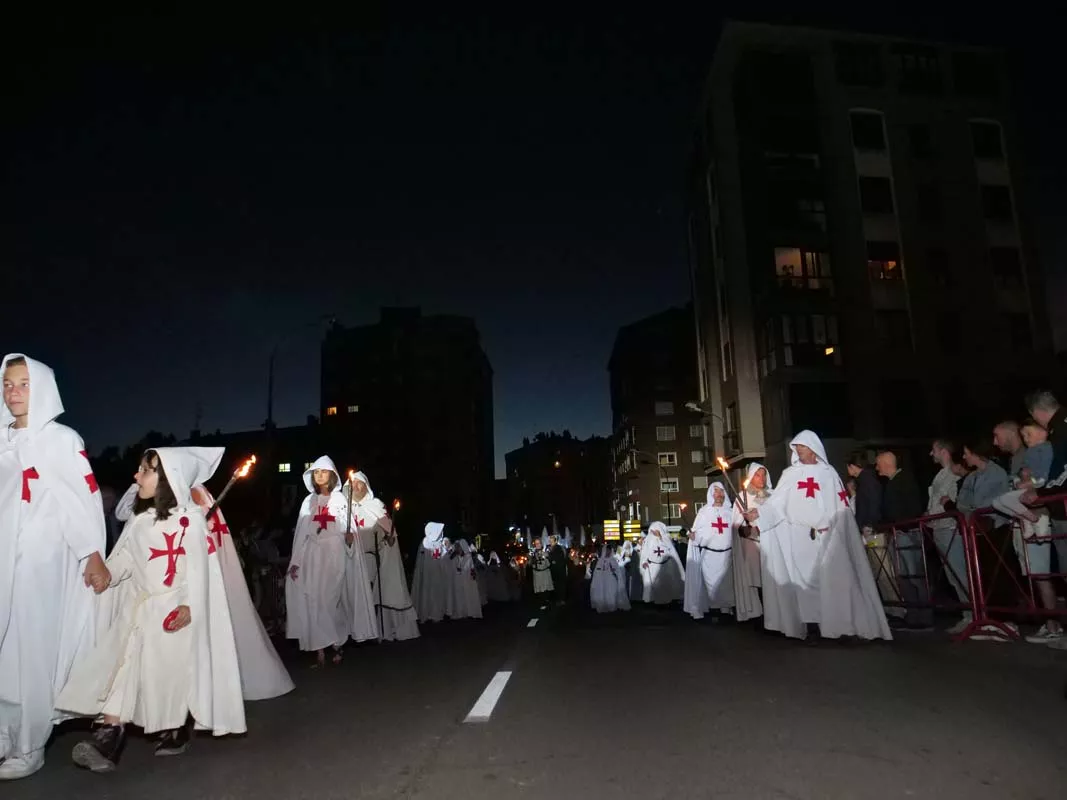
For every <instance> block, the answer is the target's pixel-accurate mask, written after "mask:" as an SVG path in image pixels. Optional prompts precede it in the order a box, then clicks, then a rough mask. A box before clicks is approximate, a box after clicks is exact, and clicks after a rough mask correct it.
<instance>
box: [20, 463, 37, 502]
mask: <svg viewBox="0 0 1067 800" xmlns="http://www.w3.org/2000/svg"><path fill="white" fill-rule="evenodd" d="M40 477H41V476H40V475H39V474H38V473H37V467H30V468H29V469H24V470H22V502H24V503H28V502H30V481H35V480H37V479H38V478H40Z"/></svg>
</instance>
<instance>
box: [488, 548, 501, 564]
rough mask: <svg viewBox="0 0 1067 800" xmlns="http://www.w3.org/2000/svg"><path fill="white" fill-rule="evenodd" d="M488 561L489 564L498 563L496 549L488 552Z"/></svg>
mask: <svg viewBox="0 0 1067 800" xmlns="http://www.w3.org/2000/svg"><path fill="white" fill-rule="evenodd" d="M489 563H490V564H499V563H500V556H498V555H497V554H496V550H494V551H493V552H491V553H490V554H489Z"/></svg>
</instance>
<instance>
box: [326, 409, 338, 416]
mask: <svg viewBox="0 0 1067 800" xmlns="http://www.w3.org/2000/svg"><path fill="white" fill-rule="evenodd" d="M326 416H327V417H336V416H337V406H330V407H329V408H327V409H326Z"/></svg>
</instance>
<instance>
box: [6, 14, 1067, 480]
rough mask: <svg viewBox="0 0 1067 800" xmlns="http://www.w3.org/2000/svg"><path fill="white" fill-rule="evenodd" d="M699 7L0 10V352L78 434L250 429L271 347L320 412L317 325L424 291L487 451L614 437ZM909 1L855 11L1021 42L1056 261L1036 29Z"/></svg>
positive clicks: (283, 417)
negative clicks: (489, 368)
mask: <svg viewBox="0 0 1067 800" xmlns="http://www.w3.org/2000/svg"><path fill="white" fill-rule="evenodd" d="M222 5H224V4H219V6H220V7H221V6H222ZM441 5H443V4H441ZM709 5H710V4H706V3H702V4H699V5H692V6H690V5H675V6H672V5H670V4H665V5H663V6H662V7H660V6H657V7H656V10H655V11H649V10H648V9H645V10H644V11H643V13H641V14H635V15H634V16H631V17H624V16H620V15H618V14H615V15H613V16H612V17H611V18H603V17H592V16H590V17H589V18H586V19H583V18H581V15H580V14H576V13H574V12H573V11H571V12H568V13H567V14H565V15H558V16H557V15H550V14H548V13H547V11H543V12H542V14H543V16H541V17H539V16H538V14H537V13H534V12H535V10H538V9H541V8H542V7H541V6H530V7H529V8H528V10H527V11H528V13H523V14H521V15H520V14H516V13H510V14H508V15H506V16H505V15H504V14H503V13H501V14H498V15H497V16H495V17H494V16H491V15H490V16H485V15H478V16H475V15H469V16H466V17H464V16H463V15H461V14H460V13H459V12H450V13H444V12H441V11H440V10H438V11H436V12H431V13H426V12H424V11H418V10H417V9H415V8H414V7H409V6H404V7H403V8H402V11H396V10H394V11H393V12H391V13H389V14H384V13H378V12H369V11H359V12H352V13H349V14H348V15H347V16H337V15H323V16H319V17H315V16H313V15H311V14H307V15H305V16H299V17H297V18H282V17H271V16H269V15H267V16H264V15H263V14H262V13H261V12H257V15H256V16H254V17H253V16H240V17H237V16H234V17H225V16H221V17H220V16H215V17H211V18H205V17H203V16H200V15H194V14H192V13H190V14H189V15H187V16H182V15H177V14H171V15H162V16H161V15H159V14H152V15H149V14H147V13H144V14H142V15H141V16H139V17H131V16H123V17H113V18H112V17H107V16H106V15H105V16H102V17H90V16H88V15H86V13H87V12H82V15H81V16H79V15H68V16H62V15H58V16H57V15H56V14H54V13H51V14H49V16H48V17H47V18H45V17H43V16H42V17H41V18H36V19H31V18H27V19H25V20H24V21H20V22H16V21H11V22H10V24H7V23H6V24H5V42H4V49H5V52H6V54H7V55H6V58H9V59H13V63H12V64H11V65H10V67H9V68H8V69H5V70H4V72H5V74H6V76H7V77H6V78H5V80H6V81H13V85H12V86H10V87H9V91H7V92H5V98H10V99H9V100H6V101H5V102H7V104H8V108H7V110H6V111H5V118H6V121H7V123H8V124H7V125H6V126H5V128H6V132H5V134H4V147H3V197H4V200H3V203H4V214H3V221H2V223H0V237H2V242H0V253H2V265H0V266H2V270H3V278H2V281H3V284H2V285H3V291H2V293H0V294H2V296H3V297H4V301H5V302H4V308H3V311H2V312H0V349H2V350H4V351H8V350H23V351H26V352H28V353H30V354H32V355H35V356H37V357H39V358H41V359H43V360H45V361H47V362H49V363H50V364H52V365H53V366H54V367H55V368H56V369H57V372H58V373H59V378H60V389H61V391H62V392H63V395H64V398H65V401H66V404H67V407H68V409H70V412H69V413H68V417H67V419H68V422H69V423H70V424H73V425H75V426H76V427H77V428H78V429H79V430H80V431H81V432H82V434H83V435H84V436H85V438H86V440H87V442H88V444H89V446H90V449H91V450H94V451H98V450H99V449H100V448H102V447H104V446H105V445H107V444H112V443H115V444H125V443H128V442H130V441H132V440H135V439H136V438H138V437H139V435H140V434H142V433H143V432H144V431H146V430H147V429H149V428H155V429H161V430H164V431H173V432H174V433H176V434H178V435H179V436H181V435H185V434H186V433H187V432H188V430H189V429H190V428H191V427H192V425H193V423H194V419H195V416H196V409H197V406H198V404H199V405H200V406H201V407H202V427H203V428H204V429H212V430H213V429H215V428H222V429H223V430H238V429H248V428H254V427H256V426H257V425H259V424H260V423H261V422H262V421H263V419H264V416H265V402H266V401H265V394H266V368H267V357H268V354H269V352H270V350H271V347H272V346H273V345H274V344H275V342H276V341H280V342H281V350H280V353H281V355H280V357H279V361H278V377H277V390H276V391H277V394H276V404H275V407H276V414H275V416H276V419H277V420H278V421H279V422H280V423H281V424H295V423H300V422H302V421H303V419H304V417H305V416H306V415H307V414H309V413H313V412H315V411H316V410H317V405H318V347H317V343H318V335H319V328H317V327H316V324H315V320H316V319H318V318H319V317H321V316H322V315H324V314H335V315H336V316H337V318H338V319H339V320H340V321H341V322H343V323H349V324H357V323H366V322H371V321H374V320H376V319H377V316H378V308H379V307H380V306H382V305H420V306H422V308H423V309H424V311H426V312H429V313H433V312H448V313H458V314H466V315H470V316H473V317H474V318H476V320H477V322H478V325H479V327H480V329H481V332H482V336H483V340H484V344H485V347H486V350H487V352H488V354H489V357H490V359H491V361H492V363H493V367H494V369H495V371H496V381H495V404H496V447H497V454H498V463H501V462H502V458H503V453H504V452H505V451H506V450H509V449H511V448H513V447H515V446H517V445H518V444H519V443H520V440H521V438H522V436H523V435H532V434H533V433H535V432H536V431H538V430H542V429H549V428H554V429H557V430H562V429H563V428H569V429H570V430H571V431H573V432H574V433H576V434H579V435H588V434H591V433H606V432H607V431H608V428H609V425H610V408H609V401H608V391H607V373H606V363H607V358H608V355H609V352H610V348H611V344H612V341H613V338H614V333H615V330H616V329H617V328H618V327H619V326H620V325H622V324H625V323H627V322H630V321H632V320H634V319H636V318H638V317H640V316H643V315H645V314H649V313H653V312H655V311H658V310H660V309H662V308H663V307H666V306H669V305H680V304H682V303H684V302H686V301H687V299H688V291H689V290H688V272H687V266H686V253H685V227H684V222H683V217H682V198H681V188H682V186H683V182H684V166H685V163H686V157H687V148H688V142H689V138H690V129H691V122H692V120H693V117H694V113H695V112H694V109H695V106H696V101H697V96H698V94H699V89H700V86H701V83H702V81H703V77H704V74H705V70H706V68H707V66H708V63H709V62H710V58H711V56H712V52H713V45H714V42H715V38H716V35H717V26H718V24H719V20H720V15H721V14H722V13H723V6H721V5H718V6H714V7H711V8H709ZM515 8H518V7H515ZM515 8H512V7H509V10H510V11H511V12H514V11H515ZM745 9H746V12H745V16H746V17H748V18H763V19H767V20H770V21H775V20H781V21H787V20H786V19H785V18H783V17H782V15H781V14H777V13H776V12H775V9H774V8H773V7H771V6H768V7H767V8H765V9H760V8H756V9H753V7H752V6H751V5H750V4H749V5H746V6H745ZM94 13H98V12H94ZM221 13H224V14H225V13H229V12H221ZM867 16H869V15H867ZM789 19H796V16H795V15H794V16H792V17H790V18H789ZM916 19H917V20H919V19H921V22H919V21H913V20H910V19H908V18H906V17H903V16H900V17H898V18H895V19H884V20H874V21H872V20H870V19H867V20H866V21H865V27H867V28H868V29H870V28H872V27H874V28H875V29H878V28H881V29H888V30H890V32H912V33H919V34H930V35H937V36H942V37H945V36H946V35H947V32H952V33H953V35H957V36H958V35H961V33H962V34H965V36H964V38H967V39H969V40H972V41H979V42H993V43H1001V44H1004V45H1005V46H1008V47H1010V48H1013V52H1016V53H1018V59H1017V62H1018V69H1019V70H1020V74H1021V75H1023V76H1024V78H1025V80H1024V81H1023V85H1024V91H1022V92H1021V93H1020V111H1021V113H1022V114H1023V118H1024V122H1025V123H1026V124H1027V126H1028V131H1029V133H1028V137H1032V139H1031V141H1030V143H1029V144H1030V146H1029V147H1028V155H1029V160H1030V162H1031V166H1032V167H1033V166H1035V164H1034V162H1035V161H1036V162H1038V164H1039V165H1040V169H1035V170H1034V171H1033V173H1032V174H1031V175H1030V176H1028V178H1027V180H1028V183H1029V184H1031V185H1032V187H1033V188H1034V190H1035V196H1036V197H1037V198H1038V199H1039V201H1040V206H1041V217H1040V219H1041V220H1042V221H1044V222H1046V223H1047V224H1046V225H1045V227H1044V228H1042V231H1041V232H1042V244H1043V245H1044V246H1045V248H1046V251H1050V252H1047V253H1046V255H1045V260H1046V263H1050V262H1051V261H1058V262H1062V261H1063V258H1062V256H1063V255H1064V253H1063V248H1062V244H1061V243H1059V242H1053V239H1052V236H1053V233H1054V231H1055V220H1056V219H1057V217H1058V215H1061V214H1062V212H1063V210H1064V209H1063V204H1062V202H1060V201H1059V200H1058V194H1059V187H1062V186H1063V185H1064V179H1065V177H1067V176H1065V175H1064V160H1063V157H1062V155H1058V156H1056V157H1055V158H1053V157H1052V156H1050V155H1049V154H1050V153H1052V154H1055V153H1057V152H1058V150H1059V149H1060V145H1059V132H1060V131H1062V130H1063V129H1064V128H1063V126H1064V119H1063V110H1062V107H1058V106H1055V105H1052V104H1048V103H1045V102H1044V99H1047V97H1044V99H1043V93H1042V92H1043V91H1051V89H1047V90H1042V87H1043V86H1049V87H1055V91H1057V92H1058V91H1059V88H1058V87H1059V85H1060V81H1059V80H1058V78H1055V79H1053V78H1052V76H1050V75H1049V74H1048V72H1047V71H1048V70H1049V69H1053V68H1054V69H1056V70H1060V68H1059V66H1058V65H1057V64H1055V60H1054V56H1055V52H1058V51H1055V50H1054V48H1053V47H1052V44H1053V41H1052V37H1051V33H1049V34H1042V36H1044V41H1045V42H1047V44H1048V50H1047V53H1046V52H1045V51H1044V50H1042V48H1041V47H1039V46H1038V47H1034V46H1032V45H1034V44H1035V43H1036V42H1039V41H1041V40H1040V39H1032V38H1030V37H1031V36H1037V35H1038V34H1031V32H1029V31H1028V30H1027V29H1026V28H1025V27H1024V26H1023V24H1022V22H1020V23H1012V22H1011V21H1010V20H1007V21H1006V20H1004V19H1002V18H998V19H993V18H990V19H989V20H982V19H971V20H969V21H968V22H967V23H966V24H963V23H960V22H959V21H958V20H948V19H945V20H938V19H931V18H930V16H929V14H925V15H923V16H922V17H921V18H916ZM509 20H511V21H509ZM516 20H521V24H520V23H519V22H518V21H516ZM804 21H808V22H813V23H817V24H827V23H831V22H836V23H837V24H838V25H848V21H847V20H835V19H834V18H833V17H832V16H831V15H829V14H822V15H819V14H812V13H809V14H807V16H806V17H805V18H804ZM1035 82H1036V83H1035ZM1054 247H1058V252H1057V251H1053V250H1052V248H1054ZM12 284H13V286H12ZM12 288H13V289H14V291H13V292H12V291H11V289H12Z"/></svg>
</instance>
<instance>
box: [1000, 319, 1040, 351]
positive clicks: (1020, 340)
mask: <svg viewBox="0 0 1067 800" xmlns="http://www.w3.org/2000/svg"><path fill="white" fill-rule="evenodd" d="M1005 316H1006V317H1007V320H1006V322H1007V328H1008V344H1009V345H1010V347H1011V349H1012V351H1017V350H1032V349H1033V347H1034V339H1033V334H1032V332H1031V330H1030V317H1029V316H1027V315H1026V314H1007V315H1005Z"/></svg>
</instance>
